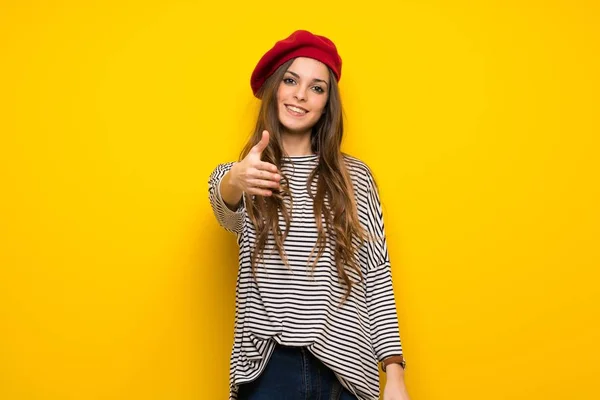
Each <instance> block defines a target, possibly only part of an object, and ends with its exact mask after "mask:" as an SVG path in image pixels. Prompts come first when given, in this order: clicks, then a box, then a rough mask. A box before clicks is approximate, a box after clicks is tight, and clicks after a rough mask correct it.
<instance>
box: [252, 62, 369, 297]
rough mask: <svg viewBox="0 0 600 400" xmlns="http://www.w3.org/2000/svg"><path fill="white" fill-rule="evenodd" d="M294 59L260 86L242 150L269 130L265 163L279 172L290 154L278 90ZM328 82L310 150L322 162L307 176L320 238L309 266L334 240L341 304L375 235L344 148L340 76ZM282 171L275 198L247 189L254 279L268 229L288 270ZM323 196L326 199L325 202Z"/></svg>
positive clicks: (286, 193) (285, 187) (287, 221)
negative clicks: (362, 212)
mask: <svg viewBox="0 0 600 400" xmlns="http://www.w3.org/2000/svg"><path fill="white" fill-rule="evenodd" d="M293 61H294V59H292V60H289V61H288V62H286V63H285V64H283V65H282V66H281V67H279V68H278V69H277V71H275V72H274V73H273V74H272V75H271V76H270V77H269V78H268V79H267V80H266V82H265V83H264V84H263V86H262V87H261V89H260V91H259V93H258V96H259V97H260V98H261V100H262V102H261V106H260V111H259V113H258V118H257V121H256V126H255V128H254V132H253V134H252V135H251V137H250V139H249V140H248V142H247V144H246V146H245V147H244V148H243V150H242V152H241V153H240V161H241V160H243V159H244V158H245V157H246V155H247V154H248V153H249V152H250V150H251V149H252V147H253V146H254V145H256V144H257V143H258V142H259V141H260V140H261V137H262V132H263V130H265V129H266V130H267V131H269V134H270V135H269V144H268V146H267V148H266V149H265V150H264V151H263V152H262V161H266V162H269V163H271V164H274V165H276V166H277V168H278V169H279V170H281V158H282V156H284V155H287V154H285V152H284V149H283V145H282V140H281V133H282V131H283V129H284V128H283V126H282V125H281V123H280V121H279V110H278V102H277V90H278V88H279V85H280V84H281V82H282V80H283V77H284V74H285V72H286V71H287V69H288V67H289V66H290V65H291V64H292V63H293ZM329 81H330V84H329V85H328V86H329V96H328V100H327V104H326V106H325V112H324V113H323V115H322V116H321V118H320V119H319V120H318V122H317V123H316V124H315V125H314V126H313V128H312V132H311V148H312V151H313V153H316V154H318V158H319V162H318V165H317V167H316V168H315V169H314V170H313V171H312V172H311V174H310V176H309V179H308V182H307V189H308V193H309V195H310V196H311V197H312V198H313V201H314V207H313V211H314V216H315V220H316V223H317V230H318V236H317V242H316V244H315V246H314V247H313V249H312V251H311V253H310V255H309V257H308V259H309V262H310V259H311V257H312V255H313V254H314V252H315V249H316V250H317V255H316V257H315V258H314V261H313V262H312V264H311V271H312V272H314V269H315V266H316V263H317V261H318V259H319V257H321V255H322V254H323V252H324V250H325V245H326V243H327V240H334V241H335V265H336V268H337V272H338V277H339V279H340V282H341V283H342V284H343V285H344V286H345V289H346V290H345V294H344V296H343V298H342V303H343V302H345V301H346V299H347V298H348V296H349V295H350V293H351V290H352V286H353V284H355V283H359V282H361V281H362V280H363V274H362V272H361V268H360V265H359V262H358V260H357V259H356V250H357V249H358V247H360V246H361V245H362V243H364V241H365V240H368V239H370V238H371V235H369V233H368V232H367V230H366V229H364V227H363V226H362V225H361V224H360V221H359V218H358V212H357V207H356V201H355V197H354V189H353V187H352V181H351V179H350V175H349V172H348V170H347V167H346V164H345V162H344V158H343V153H342V152H341V150H340V147H341V143H342V136H343V133H344V126H343V120H342V118H343V115H342V103H341V98H340V93H339V88H338V85H337V80H336V78H335V75H334V74H333V72H332V71H331V70H329ZM282 175H283V176H282V181H283V182H282V185H281V190H280V191H276V190H274V191H273V194H272V195H271V196H259V195H254V196H250V195H248V194H247V193H244V196H245V202H246V205H247V206H246V208H247V212H248V215H249V217H250V219H251V220H252V223H253V224H254V227H255V229H256V243H255V247H254V250H253V254H252V259H251V268H252V273H253V275H254V276H255V277H256V265H257V263H258V261H259V260H260V259H261V258H262V259H263V260H264V249H265V246H266V243H267V241H268V238H269V233H273V236H274V239H275V246H276V248H277V251H278V253H279V255H280V257H281V259H282V260H283V262H284V263H285V265H286V266H287V267H288V268H289V263H288V260H287V256H286V255H285V251H284V249H283V242H284V241H285V239H286V237H287V235H288V232H289V229H290V213H289V210H288V209H287V207H286V204H285V202H284V197H286V196H288V197H289V201H290V205H291V207H292V208H293V201H292V196H291V193H290V189H289V182H288V179H287V177H286V176H285V175H284V174H282ZM315 179H317V185H316V187H317V192H316V194H313V193H312V190H311V185H312V183H313V181H314V180H315ZM325 199H327V200H328V201H327V202H326V201H325ZM327 203H328V204H327ZM279 211H281V214H282V216H283V218H284V220H285V232H281V229H280V227H279V215H278V212H279ZM323 222H324V226H323ZM346 268H350V269H351V270H354V271H355V272H356V273H357V275H358V276H359V280H358V281H352V280H351V279H350V277H349V275H348V272H347V270H346Z"/></svg>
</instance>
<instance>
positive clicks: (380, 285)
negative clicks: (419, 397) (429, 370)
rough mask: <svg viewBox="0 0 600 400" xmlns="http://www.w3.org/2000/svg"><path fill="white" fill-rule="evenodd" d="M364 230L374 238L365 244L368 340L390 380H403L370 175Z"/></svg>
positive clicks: (387, 265) (386, 256) (387, 260)
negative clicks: (369, 336)
mask: <svg viewBox="0 0 600 400" xmlns="http://www.w3.org/2000/svg"><path fill="white" fill-rule="evenodd" d="M367 212H368V224H367V229H368V231H369V233H370V234H372V235H374V239H373V241H372V242H368V243H367V246H368V264H369V265H368V271H367V275H366V294H367V308H368V311H369V320H370V325H371V340H372V344H373V349H374V350H375V355H376V356H377V359H378V361H379V362H383V364H384V368H385V369H384V371H386V372H387V374H388V379H389V378H392V377H394V378H398V379H401V380H403V377H404V370H403V369H402V367H401V366H400V365H398V364H395V363H396V362H399V361H402V359H403V351H402V343H401V340H400V332H399V328H398V316H397V312H396V301H395V297H394V289H393V285H392V271H391V264H390V258H389V253H388V249H387V242H386V236H385V228H384V220H383V212H382V208H381V201H380V198H379V192H378V190H377V186H376V184H375V181H374V179H373V177H372V175H371V174H370V173H369V174H368V190H367Z"/></svg>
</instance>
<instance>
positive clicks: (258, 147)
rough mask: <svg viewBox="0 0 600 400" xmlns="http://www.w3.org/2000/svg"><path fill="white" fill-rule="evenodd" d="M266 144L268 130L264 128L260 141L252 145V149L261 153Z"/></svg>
mask: <svg viewBox="0 0 600 400" xmlns="http://www.w3.org/2000/svg"><path fill="white" fill-rule="evenodd" d="M268 144H269V132H268V131H267V130H266V129H265V130H264V131H262V137H261V139H260V142H258V143H257V144H255V145H254V147H253V148H252V150H253V151H254V153H256V154H261V153H262V152H263V150H264V149H266V148H267V146H268Z"/></svg>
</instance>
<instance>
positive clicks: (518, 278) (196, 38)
mask: <svg viewBox="0 0 600 400" xmlns="http://www.w3.org/2000/svg"><path fill="white" fill-rule="evenodd" d="M48 3H50V2H46V1H3V2H1V3H0V99H1V100H0V101H1V103H0V134H1V141H0V178H1V181H0V182H1V188H2V189H1V190H2V196H1V198H0V205H1V208H0V235H1V236H0V250H1V252H0V267H1V268H0V325H1V326H0V398H1V399H10V400H13V399H14V400H25V399H27V400H29V399H42V400H54V399H57V400H58V399H60V400H63V399H82V400H94V399H102V400H104V399H115V400H117V399H123V400H125V399H127V400H132V399H145V400H146V399H161V400H163V399H164V400H167V399H169V400H171V399H223V398H225V397H226V391H227V381H228V360H229V351H230V348H231V340H232V329H233V311H234V289H235V274H236V256H237V254H236V251H237V248H236V246H235V240H234V236H233V235H231V234H229V233H227V232H226V231H224V230H223V229H221V228H220V227H219V226H218V225H217V223H216V220H215V219H214V217H213V215H212V213H211V210H210V206H209V204H208V198H207V195H208V192H207V179H208V174H209V173H210V172H211V171H212V169H213V168H214V166H215V165H216V164H217V163H218V162H222V161H228V160H234V159H235V158H236V157H237V155H238V152H239V150H240V149H241V147H242V145H243V144H244V142H245V140H246V138H247V136H248V133H249V130H250V126H251V125H252V118H253V116H254V112H255V111H256V105H257V102H256V101H255V100H254V99H253V98H252V95H251V92H250V87H249V77H250V73H251V71H252V68H253V67H254V65H255V63H256V61H257V60H258V58H259V57H260V56H261V55H262V53H263V52H264V51H266V50H267V49H268V48H269V47H270V46H271V45H272V44H273V43H274V41H275V40H277V39H279V38H283V37H284V36H287V35H288V34H290V33H291V32H292V31H293V30H294V29H299V28H303V29H309V30H313V31H314V32H315V33H320V34H324V35H327V36H329V37H331V38H332V39H333V40H334V41H335V42H336V43H337V45H338V47H339V50H340V53H341V55H342V57H343V60H344V69H343V76H342V81H341V88H342V94H343V96H345V97H344V100H345V112H346V115H347V127H348V131H347V136H346V141H345V143H344V150H345V151H347V152H349V153H351V154H354V155H356V156H358V157H359V158H362V159H363V160H365V161H366V162H367V163H368V164H369V165H370V166H371V168H372V169H373V171H374V173H375V176H376V178H377V179H378V182H379V184H380V190H381V196H382V200H383V203H384V213H385V217H386V228H387V233H388V240H389V247H390V253H391V254H390V255H391V259H392V263H393V268H394V274H395V275H394V279H395V280H394V283H395V289H396V296H397V300H398V310H399V314H400V325H401V333H402V338H403V343H404V348H405V356H406V358H407V360H408V365H409V366H408V369H407V371H406V379H407V384H408V386H409V390H410V392H411V394H412V399H413V400H417V399H424V400H451V399H456V400H459V399H460V400H482V399H485V400H496V399H510V400H516V399H519V400H521V399H522V400H537V399H540V400H542V399H577V400H584V399H590V400H591V399H598V398H600V389H599V388H598V385H597V375H598V372H599V369H598V360H599V359H600V351H599V347H600V346H599V344H598V338H600V328H599V326H598V319H599V318H598V317H599V316H600V315H599V314H600V312H599V311H598V310H599V305H600V304H599V303H600V301H599V300H600V295H599V291H598V278H599V277H598V267H599V266H600V250H599V248H600V244H599V243H600V231H599V230H600V228H599V227H600V211H599V209H600V206H599V204H600V185H599V180H600V179H599V173H600V165H599V161H598V152H599V150H600V146H599V144H600V139H599V135H600V129H599V128H600V123H599V117H598V110H599V97H598V93H600V84H599V71H600V57H599V54H600V49H599V48H598V47H599V45H598V43H599V38H600V28H599V22H598V21H599V17H600V12H599V11H600V6H599V5H598V3H597V2H592V1H574V0H569V1H567V0H563V1H536V2H524V1H517V0H513V1H509V2H497V4H496V3H492V2H487V1H482V2H479V3H478V4H473V3H474V2H466V1H451V2H443V1H439V0H438V1H436V0H430V1H401V2H389V3H385V4H384V3H378V2H373V1H369V2H366V3H367V4H368V8H361V7H366V6H359V5H356V6H349V5H347V4H346V2H344V1H341V0H338V1H323V2H313V3H307V2H283V1H278V2H275V1H270V2H259V3H260V4H256V2H242V3H240V4H238V5H232V4H231V3H229V2H216V4H211V5H210V6H207V5H205V4H204V2H192V1H163V2H157V1H130V2H127V5H123V4H122V3H124V2H117V1H113V2H94V3H96V4H97V5H95V6H92V5H90V4H88V3H91V2H74V1H62V2H54V3H55V4H54V5H49V4H48ZM392 4H395V5H393V6H392Z"/></svg>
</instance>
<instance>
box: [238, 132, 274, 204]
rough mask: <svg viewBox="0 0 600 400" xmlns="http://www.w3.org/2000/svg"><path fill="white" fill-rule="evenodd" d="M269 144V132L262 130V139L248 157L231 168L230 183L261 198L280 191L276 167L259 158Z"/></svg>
mask: <svg viewBox="0 0 600 400" xmlns="http://www.w3.org/2000/svg"><path fill="white" fill-rule="evenodd" d="M268 144H269V132H267V131H266V130H264V131H263V132H262V138H261V139H260V142H258V143H257V144H256V145H255V146H254V147H252V149H251V150H250V152H249V153H248V155H247V156H246V157H245V158H244V159H243V160H242V161H239V162H236V163H234V164H233V166H232V167H231V170H230V172H231V183H232V184H234V185H235V186H236V187H238V188H239V189H240V190H242V191H243V192H246V193H248V194H257V195H261V196H271V195H272V194H273V190H279V189H280V183H279V181H280V180H281V174H279V171H278V170H277V166H275V165H273V164H271V163H268V162H265V161H262V160H261V159H260V156H261V154H262V152H263V151H264V150H265V149H266V148H267V145H268Z"/></svg>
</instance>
